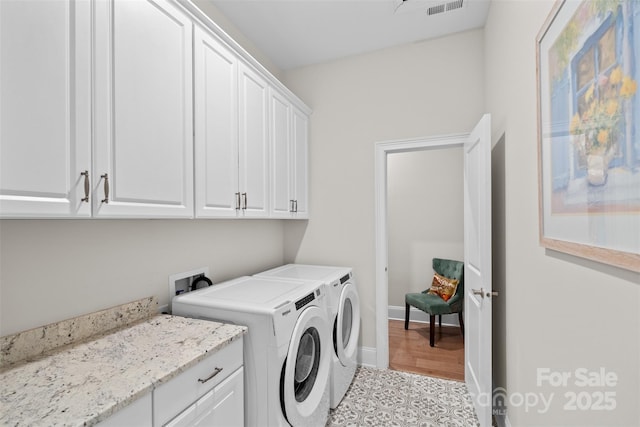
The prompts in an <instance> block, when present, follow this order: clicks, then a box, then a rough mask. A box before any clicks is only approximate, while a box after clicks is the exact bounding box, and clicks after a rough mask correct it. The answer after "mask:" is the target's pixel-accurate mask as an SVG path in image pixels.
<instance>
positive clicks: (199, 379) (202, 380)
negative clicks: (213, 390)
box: [198, 368, 222, 384]
mask: <svg viewBox="0 0 640 427" xmlns="http://www.w3.org/2000/svg"><path fill="white" fill-rule="evenodd" d="M220 372H222V368H216V369H214V370H213V373H212V374H211V375H209V376H208V377H207V378H204V379H202V378H198V382H199V383H202V384H204V383H206V382H207V381H209V380H210V379H211V378H213V377H215V376H216V375H218V374H219V373H220Z"/></svg>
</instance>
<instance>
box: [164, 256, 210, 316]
mask: <svg viewBox="0 0 640 427" xmlns="http://www.w3.org/2000/svg"><path fill="white" fill-rule="evenodd" d="M202 275H204V276H206V277H209V267H201V268H196V269H195V270H191V271H185V272H183V273H176V274H172V275H170V276H169V307H168V312H169V313H171V301H172V300H173V297H175V296H176V295H177V294H181V293H184V292H189V289H190V288H191V283H192V282H193V279H195V278H196V277H199V276H202Z"/></svg>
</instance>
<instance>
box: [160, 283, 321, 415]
mask: <svg viewBox="0 0 640 427" xmlns="http://www.w3.org/2000/svg"><path fill="white" fill-rule="evenodd" d="M325 294H326V287H325V285H324V284H322V283H321V282H318V281H316V282H311V281H295V280H284V279H267V278H258V277H240V278H237V279H234V280H230V281H228V282H224V283H221V284H217V285H213V286H210V287H208V288H203V289H200V290H197V291H193V292H188V293H185V294H182V295H179V296H176V297H175V298H173V301H172V309H173V314H175V315H180V316H186V317H192V318H198V319H208V320H216V321H222V322H226V323H234V324H240V325H246V326H248V328H249V331H248V333H247V335H246V337H245V340H244V343H245V346H244V372H245V384H244V390H245V420H246V421H247V425H249V426H267V425H268V426H270V427H271V426H273V427H277V426H289V425H291V426H294V427H297V426H318V427H321V426H324V425H325V424H326V422H327V419H328V415H329V392H330V388H329V387H330V386H329V372H330V361H331V354H330V353H331V351H330V338H329V337H330V330H329V323H328V320H327V314H326V313H327V311H326V299H327V298H326V295H325Z"/></svg>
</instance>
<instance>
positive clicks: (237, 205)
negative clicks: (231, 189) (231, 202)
mask: <svg viewBox="0 0 640 427" xmlns="http://www.w3.org/2000/svg"><path fill="white" fill-rule="evenodd" d="M236 210H237V211H239V210H240V193H236Z"/></svg>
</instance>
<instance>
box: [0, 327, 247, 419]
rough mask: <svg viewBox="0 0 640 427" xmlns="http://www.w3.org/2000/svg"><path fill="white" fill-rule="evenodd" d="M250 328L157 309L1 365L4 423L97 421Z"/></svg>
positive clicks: (1, 416) (0, 416)
mask: <svg viewBox="0 0 640 427" xmlns="http://www.w3.org/2000/svg"><path fill="white" fill-rule="evenodd" d="M246 333H247V328H246V327H245V326H240V325H232V324H223V323H218V322H210V321H206V320H197V319H189V318H183V317H178V316H170V315H156V316H153V317H151V318H147V319H143V320H139V321H137V322H135V323H134V324H131V325H129V326H126V327H122V328H119V329H117V330H111V331H108V332H105V333H103V334H101V335H98V336H94V337H92V338H91V339H87V340H84V341H82V342H79V343H75V344H71V345H66V346H63V347H61V348H59V349H55V350H54V351H51V352H49V353H47V354H45V355H39V356H37V357H36V358H35V359H34V360H31V361H23V362H20V363H17V364H15V365H12V366H10V367H9V368H7V369H4V370H3V371H1V372H0V380H1V381H0V391H1V393H0V409H1V410H0V425H65V426H66V425H78V426H80V425H85V426H89V425H93V424H96V423H98V422H100V421H103V420H105V419H107V418H109V416H111V415H113V414H114V413H116V412H117V411H118V410H120V409H123V408H125V407H126V406H128V405H129V404H130V403H132V402H134V401H135V400H137V399H139V398H141V397H143V396H144V395H146V394H148V393H150V392H152V391H153V390H154V389H155V388H157V387H159V386H160V385H161V384H164V383H166V382H168V381H170V380H171V379H172V378H174V377H176V376H177V375H179V374H180V373H182V372H184V371H186V370H187V369H189V368H190V367H192V366H194V365H196V364H197V363H199V362H201V361H202V360H204V359H205V358H206V357H208V356H211V355H212V354H213V353H215V352H217V351H219V350H221V349H222V348H224V347H226V346H228V345H229V344H231V343H233V342H234V341H237V340H238V339H239V338H240V337H241V336H243V335H245V334H246ZM123 379H126V380H125V381H123ZM45 402H48V403H45Z"/></svg>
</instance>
